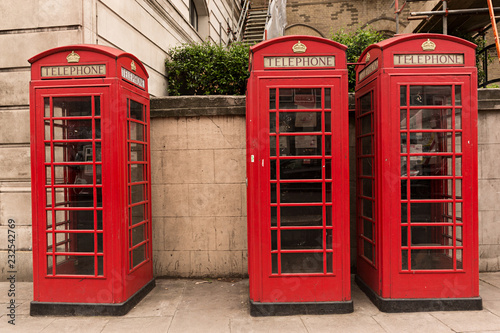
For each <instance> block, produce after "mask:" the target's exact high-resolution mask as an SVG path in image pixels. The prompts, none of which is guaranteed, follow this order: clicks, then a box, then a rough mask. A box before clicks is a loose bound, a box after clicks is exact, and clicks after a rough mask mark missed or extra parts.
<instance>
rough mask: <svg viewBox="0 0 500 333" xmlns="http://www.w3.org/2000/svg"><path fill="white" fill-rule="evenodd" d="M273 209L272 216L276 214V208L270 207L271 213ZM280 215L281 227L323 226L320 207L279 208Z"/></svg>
mask: <svg viewBox="0 0 500 333" xmlns="http://www.w3.org/2000/svg"><path fill="white" fill-rule="evenodd" d="M273 208H274V214H276V207H271V212H272V209H273ZM280 213H281V215H280V223H281V226H282V227H301V226H304V227H309V226H322V225H323V208H322V207H321V206H299V207H286V206H284V207H283V206H282V207H281V208H280ZM272 214H273V213H272ZM272 216H273V215H272ZM274 216H275V215H274Z"/></svg>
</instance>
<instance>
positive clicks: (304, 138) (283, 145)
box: [271, 135, 331, 156]
mask: <svg viewBox="0 0 500 333" xmlns="http://www.w3.org/2000/svg"><path fill="white" fill-rule="evenodd" d="M327 137H328V138H330V136H327ZM273 138H274V137H271V156H275V155H273V153H274V151H273V149H272V148H273V147H275V139H274V140H273ZM330 142H331V140H330ZM279 143H280V156H321V155H322V147H321V135H300V136H299V135H297V136H295V135H293V136H280V142H279ZM325 145H326V143H325ZM330 149H331V148H330Z"/></svg>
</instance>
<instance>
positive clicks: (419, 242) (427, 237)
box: [411, 226, 453, 246]
mask: <svg viewBox="0 0 500 333" xmlns="http://www.w3.org/2000/svg"><path fill="white" fill-rule="evenodd" d="M447 228H450V229H453V227H451V226H450V227H443V226H421V227H420V226H419V227H411V245H412V246H442V245H453V244H447V239H449V238H446V236H448V237H451V240H453V234H452V233H450V235H447V234H446V231H447Z"/></svg>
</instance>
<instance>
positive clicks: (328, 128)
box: [325, 112, 332, 133]
mask: <svg viewBox="0 0 500 333" xmlns="http://www.w3.org/2000/svg"><path fill="white" fill-rule="evenodd" d="M331 131H332V113H331V112H325V132H327V133H328V132H331Z"/></svg>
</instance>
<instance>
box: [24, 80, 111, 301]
mask: <svg viewBox="0 0 500 333" xmlns="http://www.w3.org/2000/svg"><path fill="white" fill-rule="evenodd" d="M108 98H109V89H108V88H107V87H101V88H99V87H97V88H96V87H92V88H72V89H71V90H70V89H64V88H63V89H37V91H36V95H35V104H36V116H35V117H34V119H37V120H35V121H34V123H33V125H34V127H35V128H34V131H33V133H36V135H37V137H36V138H35V140H34V141H35V143H36V144H37V147H36V149H34V150H32V151H34V152H35V153H36V155H37V156H36V157H35V158H36V160H38V161H42V163H38V164H37V166H36V168H37V169H36V172H35V174H34V175H33V176H34V177H36V178H38V179H39V180H38V183H39V184H44V186H38V187H36V188H35V189H34V190H35V191H36V192H37V193H36V195H37V197H39V198H43V199H42V201H44V202H45V205H44V206H45V208H44V209H43V211H39V214H41V215H39V219H38V221H44V223H38V224H37V225H36V228H37V229H36V230H35V232H34V234H33V237H34V238H35V239H37V238H42V239H41V240H38V241H35V242H34V246H35V247H38V249H34V251H35V252H36V253H38V254H39V255H38V256H36V257H35V258H34V260H36V261H37V264H36V265H34V267H35V268H37V269H38V271H37V272H34V277H35V279H38V283H37V287H36V288H35V294H37V293H38V297H40V293H41V292H42V291H43V290H61V291H63V292H61V293H51V294H50V295H49V296H48V297H47V296H45V298H44V299H43V301H47V302H68V301H69V302H71V301H82V300H85V299H86V298H93V300H89V302H98V300H97V299H95V297H96V296H102V295H100V294H99V292H100V291H102V290H109V291H110V292H112V288H109V284H110V281H109V280H108V279H107V278H106V277H108V276H109V273H108V272H109V270H110V269H109V266H110V263H111V262H112V261H113V257H112V252H111V247H110V245H109V242H108V241H107V240H105V239H106V238H108V237H109V235H107V233H109V232H110V231H109V230H108V228H107V227H106V225H105V224H103V207H106V206H108V205H109V204H110V203H109V202H108V200H109V198H110V197H111V196H110V195H106V193H103V186H102V170H103V168H102V158H101V156H102V155H103V154H102V153H101V152H102V150H101V147H102V146H103V145H102V142H103V137H102V136H101V128H102V127H103V126H108V125H109V124H106V123H103V121H102V119H103V118H102V115H103V114H104V113H106V112H109V110H105V109H103V107H104V106H105V105H108V103H107V101H106V99H108ZM42 178H43V180H42ZM75 281H78V283H77V284H75ZM109 297H110V298H111V299H113V297H112V295H109ZM35 299H37V295H35Z"/></svg>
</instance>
